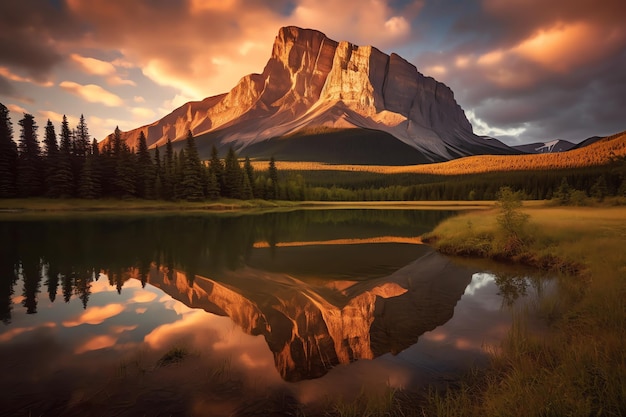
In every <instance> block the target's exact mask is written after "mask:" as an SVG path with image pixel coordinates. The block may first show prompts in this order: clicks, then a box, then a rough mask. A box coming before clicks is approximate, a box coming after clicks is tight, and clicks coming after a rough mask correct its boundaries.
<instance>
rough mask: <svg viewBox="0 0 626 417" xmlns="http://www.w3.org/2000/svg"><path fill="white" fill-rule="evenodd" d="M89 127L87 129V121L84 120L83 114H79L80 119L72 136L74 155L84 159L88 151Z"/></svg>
mask: <svg viewBox="0 0 626 417" xmlns="http://www.w3.org/2000/svg"><path fill="white" fill-rule="evenodd" d="M89 142H90V141H89V129H87V122H85V116H83V115H82V114H81V115H80V120H79V122H78V125H77V126H76V133H75V136H74V144H75V149H76V152H75V155H76V156H77V157H78V158H81V159H82V160H83V161H84V158H85V157H86V156H87V154H88V153H89Z"/></svg>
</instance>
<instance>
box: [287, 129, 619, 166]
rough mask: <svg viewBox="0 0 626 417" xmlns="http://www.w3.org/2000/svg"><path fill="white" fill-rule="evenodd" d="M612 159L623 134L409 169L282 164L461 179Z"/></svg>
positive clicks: (596, 164)
mask: <svg viewBox="0 0 626 417" xmlns="http://www.w3.org/2000/svg"><path fill="white" fill-rule="evenodd" d="M615 157H622V158H626V131H624V132H620V133H617V134H615V135H611V136H607V137H603V138H600V139H599V140H597V141H596V142H594V143H592V144H591V145H588V146H585V147H583V148H579V149H572V150H570V151H566V152H560V153H544V154H530V155H529V154H526V155H476V156H470V157H466V158H461V159H457V160H454V161H447V162H441V163H436V164H425V165H410V166H372V165H327V164H314V163H307V162H283V161H279V162H278V163H277V166H278V167H279V168H280V169H284V170H337V171H352V172H355V171H362V172H375V173H380V174H402V173H416V174H433V175H463V174H480V173H485V172H509V171H532V170H551V169H567V168H582V167H590V166H605V165H609V164H611V163H612V162H613V159H614V158H615Z"/></svg>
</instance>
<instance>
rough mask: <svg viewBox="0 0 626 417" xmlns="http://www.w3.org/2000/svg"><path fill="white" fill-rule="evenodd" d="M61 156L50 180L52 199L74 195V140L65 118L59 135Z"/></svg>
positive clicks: (49, 190) (59, 155) (49, 193)
mask: <svg viewBox="0 0 626 417" xmlns="http://www.w3.org/2000/svg"><path fill="white" fill-rule="evenodd" d="M59 136H60V137H59V142H60V144H59V154H58V158H57V162H56V165H55V169H54V173H53V174H52V176H51V178H50V183H49V188H48V195H50V196H51V197H71V196H72V195H73V193H74V173H73V171H72V138H71V133H70V129H69V125H68V123H67V117H65V116H63V121H62V122H61V133H60V134H59Z"/></svg>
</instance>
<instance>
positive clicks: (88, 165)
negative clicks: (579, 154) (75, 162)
mask: <svg viewBox="0 0 626 417" xmlns="http://www.w3.org/2000/svg"><path fill="white" fill-rule="evenodd" d="M96 161H97V156H96V155H87V158H86V159H85V163H84V164H83V170H82V173H81V175H80V182H79V185H78V195H79V197H81V198H89V199H94V198H98V197H100V196H101V195H102V190H101V189H100V182H99V181H98V175H97V168H96Z"/></svg>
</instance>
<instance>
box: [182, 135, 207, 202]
mask: <svg viewBox="0 0 626 417" xmlns="http://www.w3.org/2000/svg"><path fill="white" fill-rule="evenodd" d="M202 171H203V166H202V162H200V156H199V155H198V149H197V148H196V141H195V139H194V138H193V135H192V134H191V130H189V131H188V132H187V143H186V145H185V159H184V167H183V183H182V196H183V198H185V199H186V200H187V201H201V200H203V199H204V193H203V191H202Z"/></svg>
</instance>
